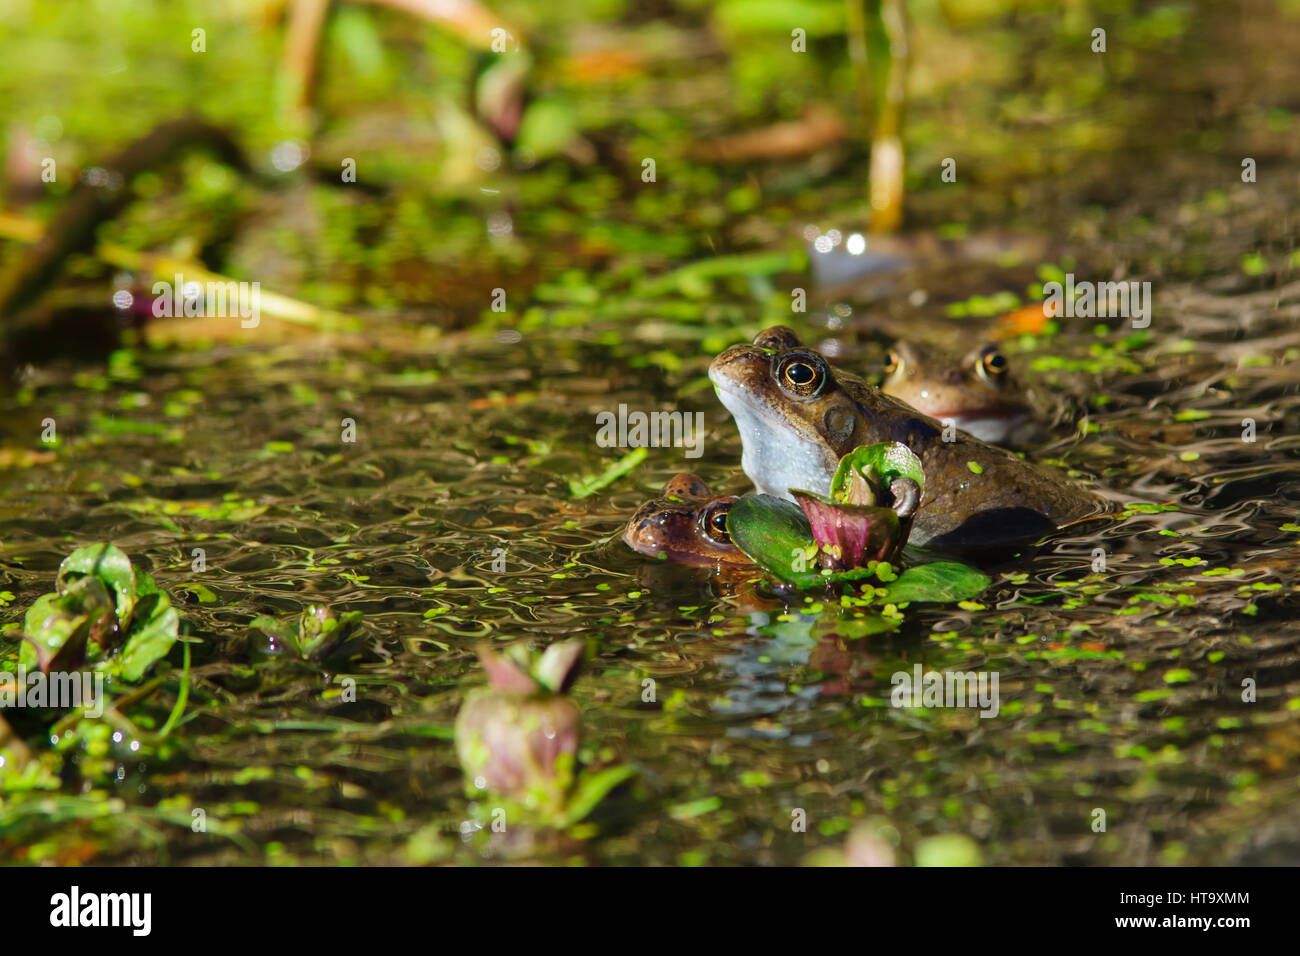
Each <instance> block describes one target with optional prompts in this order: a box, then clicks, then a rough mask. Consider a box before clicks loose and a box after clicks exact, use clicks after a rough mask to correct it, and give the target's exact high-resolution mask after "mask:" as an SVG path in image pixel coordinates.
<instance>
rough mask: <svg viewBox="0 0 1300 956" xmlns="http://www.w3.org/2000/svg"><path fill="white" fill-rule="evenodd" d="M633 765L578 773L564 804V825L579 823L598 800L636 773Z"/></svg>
mask: <svg viewBox="0 0 1300 956" xmlns="http://www.w3.org/2000/svg"><path fill="white" fill-rule="evenodd" d="M637 772H638V771H637V769H636V768H635V767H631V766H628V765H627V764H619V765H618V766H616V767H606V768H605V769H604V770H598V771H596V772H595V773H583V774H579V775H578V782H577V783H576V784H575V785H574V788H573V794H572V795H571V796H570V797H569V799H568V802H567V803H566V804H565V806H564V823H563V825H564V826H572V825H573V824H575V823H580V822H582V820H584V819H586V817H587V816H588V815H589V814H590V813H591V811H593V810H595V809H596V807H598V806H599V805H600V802H601V801H602V800H604V799H605V798H606V797H607V796H609V794H610V791H612V790H613V789H614V788H615V787H617V786H618V785H619V784H621V783H624V782H625V781H627V780H630V779H631V778H633V777H635V776H636V775H637Z"/></svg>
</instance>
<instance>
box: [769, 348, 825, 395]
mask: <svg viewBox="0 0 1300 956" xmlns="http://www.w3.org/2000/svg"><path fill="white" fill-rule="evenodd" d="M776 378H777V382H778V383H779V384H780V386H781V387H782V388H783V389H785V390H786V391H787V392H789V393H791V394H792V395H794V396H796V397H797V398H809V397H811V396H813V395H816V394H817V392H819V391H820V390H821V387H822V386H823V385H824V384H825V383H826V363H825V362H823V361H822V360H821V357H820V356H818V355H816V354H814V353H812V352H805V351H798V352H791V353H788V354H786V355H785V356H784V357H782V359H781V361H780V362H779V363H778V364H777V367H776Z"/></svg>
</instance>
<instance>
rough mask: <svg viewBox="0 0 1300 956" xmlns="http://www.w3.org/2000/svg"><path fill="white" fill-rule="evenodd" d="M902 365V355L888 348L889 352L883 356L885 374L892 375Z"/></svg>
mask: <svg viewBox="0 0 1300 956" xmlns="http://www.w3.org/2000/svg"><path fill="white" fill-rule="evenodd" d="M902 367H903V357H902V356H901V355H899V354H898V352H896V351H895V350H894V349H890V350H889V354H888V355H886V356H885V374H886V375H893V374H894V373H895V372H897V371H898V370H899V369H900V368H902Z"/></svg>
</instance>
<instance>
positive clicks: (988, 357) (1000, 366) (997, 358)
mask: <svg viewBox="0 0 1300 956" xmlns="http://www.w3.org/2000/svg"><path fill="white" fill-rule="evenodd" d="M975 370H976V372H978V373H979V375H980V377H981V378H984V379H987V380H995V379H999V378H1001V377H1002V376H1003V375H1005V374H1006V373H1007V358H1006V356H1005V355H1003V354H1002V353H1001V352H999V351H998V350H997V349H995V348H992V347H990V348H987V349H985V350H984V351H983V352H981V353H980V358H979V362H978V363H976V365H975Z"/></svg>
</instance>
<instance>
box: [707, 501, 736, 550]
mask: <svg viewBox="0 0 1300 956" xmlns="http://www.w3.org/2000/svg"><path fill="white" fill-rule="evenodd" d="M729 511H731V506H730V505H713V506H711V507H710V508H708V509H707V510H706V511H705V512H704V514H703V515H702V516H701V520H700V524H701V525H702V526H703V528H704V534H705V537H707V538H709V539H710V540H712V541H714V542H716V543H717V544H731V535H730V534H729V533H728V532H727V513H728V512H729Z"/></svg>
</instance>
